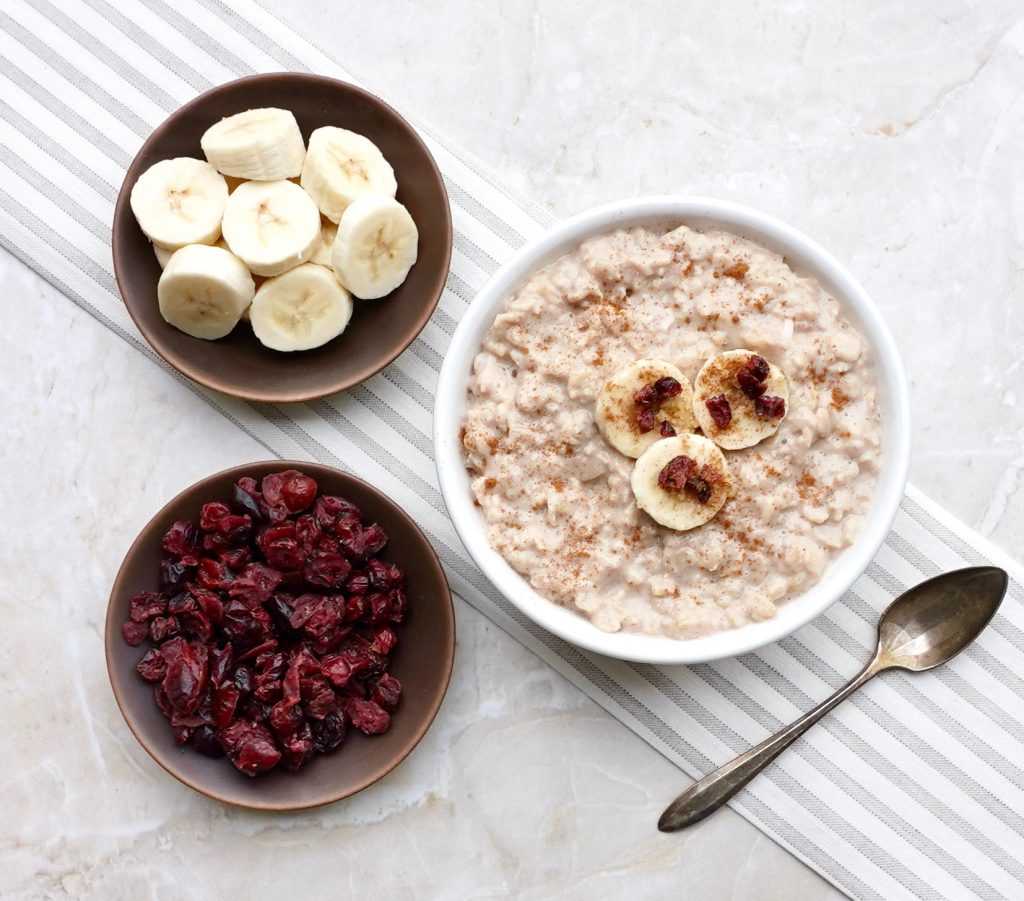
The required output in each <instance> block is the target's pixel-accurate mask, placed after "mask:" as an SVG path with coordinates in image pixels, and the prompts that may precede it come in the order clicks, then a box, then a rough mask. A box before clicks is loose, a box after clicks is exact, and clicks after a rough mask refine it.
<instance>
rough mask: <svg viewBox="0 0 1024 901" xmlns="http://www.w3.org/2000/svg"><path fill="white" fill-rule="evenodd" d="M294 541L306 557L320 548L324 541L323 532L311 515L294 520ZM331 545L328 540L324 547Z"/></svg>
mask: <svg viewBox="0 0 1024 901" xmlns="http://www.w3.org/2000/svg"><path fill="white" fill-rule="evenodd" d="M295 540H296V541H298V543H299V547H301V548H302V552H303V553H304V554H306V555H307V556H309V555H310V554H311V553H313V551H315V550H316V549H317V548H319V547H320V546H321V542H323V541H324V530H323V529H321V528H320V525H319V523H317V521H316V518H315V517H314V516H313V514H312V513H307V514H306V515H305V516H300V517H299V518H298V519H297V520H295ZM333 544H334V543H333V541H329V540H328V542H327V543H326V544H325V546H326V547H328V548H329V547H332V546H333Z"/></svg>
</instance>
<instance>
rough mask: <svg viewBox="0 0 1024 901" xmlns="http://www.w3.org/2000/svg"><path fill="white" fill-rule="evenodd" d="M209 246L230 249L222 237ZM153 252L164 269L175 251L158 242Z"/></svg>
mask: <svg viewBox="0 0 1024 901" xmlns="http://www.w3.org/2000/svg"><path fill="white" fill-rule="evenodd" d="M210 246H211V247H223V248H224V249H225V250H229V249H230V248H229V247H228V242H227V241H225V240H224V239H223V238H218V239H217V240H216V241H215V242H214V243H213V244H211V245H210ZM153 253H154V254H155V255H156V261H157V262H158V263H159V264H160V268H161V269H166V268H167V263H168V261H169V260H170V259H171V257H172V256H174V254H175V253H176V251H174V250H167V248H165V247H161V246H160V245H159V244H154V245H153ZM257 287H259V286H258V285H257Z"/></svg>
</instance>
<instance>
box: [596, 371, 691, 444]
mask: <svg viewBox="0 0 1024 901" xmlns="http://www.w3.org/2000/svg"><path fill="white" fill-rule="evenodd" d="M594 422H595V423H596V424H597V428H598V430H599V431H600V432H601V434H602V435H603V436H604V439H605V441H607V442H608V443H609V444H610V445H611V446H612V447H614V448H615V449H616V450H617V451H618V452H619V453H621V454H625V455H626V456H627V457H634V458H635V457H639V456H640V455H641V454H642V453H643V452H644V451H645V450H647V448H649V447H650V446H651V445H652V444H654V442H655V441H658V440H659V439H661V438H666V437H671V436H673V435H677V434H679V435H681V434H684V433H686V432H692V431H693V430H694V429H695V428H696V427H697V421H696V420H695V419H694V417H693V389H692V388H691V387H690V383H689V382H688V381H687V380H686V376H684V375H683V374H682V373H681V372H680V371H679V370H678V369H677V368H676V367H675V366H673V365H672V364H671V363H666V362H665V361H664V360H636V361H634V362H632V363H630V364H629V365H628V366H624V367H623V368H622V369H620V370H619V371H618V372H616V373H615V375H613V376H612V377H611V379H609V380H608V382H607V383H606V384H605V386H604V387H603V388H602V389H601V392H600V393H599V394H598V395H597V404H596V406H595V408H594Z"/></svg>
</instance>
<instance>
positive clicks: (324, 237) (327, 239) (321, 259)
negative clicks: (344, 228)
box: [310, 217, 338, 269]
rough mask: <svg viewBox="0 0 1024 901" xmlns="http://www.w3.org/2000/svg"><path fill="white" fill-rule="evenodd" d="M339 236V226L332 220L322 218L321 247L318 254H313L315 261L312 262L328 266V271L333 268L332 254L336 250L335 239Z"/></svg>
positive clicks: (317, 251) (317, 250)
mask: <svg viewBox="0 0 1024 901" xmlns="http://www.w3.org/2000/svg"><path fill="white" fill-rule="evenodd" d="M337 236H338V226H337V225H336V224H335V223H334V222H331V220H330V219H327V218H326V217H325V218H322V219H321V220H320V246H319V247H318V248H317V249H316V253H314V254H313V259H311V260H310V262H311V263H316V264H318V265H320V266H326V267H327V268H328V269H331V268H333V267H332V266H331V252H332V251H333V250H334V239H335V238H336V237H337Z"/></svg>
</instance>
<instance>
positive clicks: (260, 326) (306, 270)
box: [249, 263, 352, 351]
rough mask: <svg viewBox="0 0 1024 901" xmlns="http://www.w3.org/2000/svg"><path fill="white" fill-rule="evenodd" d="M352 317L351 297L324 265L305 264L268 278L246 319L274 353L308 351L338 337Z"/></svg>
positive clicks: (257, 294)
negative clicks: (278, 351) (280, 351)
mask: <svg viewBox="0 0 1024 901" xmlns="http://www.w3.org/2000/svg"><path fill="white" fill-rule="evenodd" d="M351 318H352V298H351V297H350V296H349V293H348V291H346V290H345V289H344V288H343V287H342V286H341V285H340V284H339V283H338V280H337V279H336V278H335V277H334V273H333V272H331V271H330V270H329V269H325V268H324V267H323V266H318V265H316V264H314V263H305V264H304V265H302V266H299V267H298V268H296V269H292V270H291V271H289V272H286V273H285V274H284V275H279V276H277V278H270V279H267V280H266V281H265V282H264V283H263V285H262V286H261V287H260V289H259V291H257V292H256V296H255V297H254V298H253V301H252V306H251V307H250V308H249V320H250V322H251V323H252V330H253V332H255V333H256V337H257V338H259V339H260V341H261V342H262V343H263V344H265V345H266V346H267V347H269V348H271V349H273V350H285V351H290V350H310V349H312V348H314V347H320V345H322V344H326V343H327V342H328V341H330V340H331V339H332V338H337V337H338V335H340V334H341V333H342V332H343V331H344V330H345V326H347V325H348V321H349V319H351Z"/></svg>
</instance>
